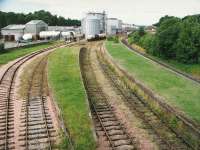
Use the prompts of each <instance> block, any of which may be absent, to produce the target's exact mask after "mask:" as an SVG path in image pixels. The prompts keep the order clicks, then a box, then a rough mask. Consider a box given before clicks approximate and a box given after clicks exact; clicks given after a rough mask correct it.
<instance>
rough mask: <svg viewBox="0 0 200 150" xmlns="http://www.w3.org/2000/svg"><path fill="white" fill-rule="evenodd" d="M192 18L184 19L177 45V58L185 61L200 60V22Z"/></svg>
mask: <svg viewBox="0 0 200 150" xmlns="http://www.w3.org/2000/svg"><path fill="white" fill-rule="evenodd" d="M192 20H193V19H192ZM192 20H191V18H188V19H186V20H184V22H183V24H182V25H181V33H180V36H179V39H178V42H177V45H176V49H177V54H176V56H177V60H178V61H180V62H183V63H199V61H200V60H199V57H200V24H199V23H198V22H197V20H196V19H194V20H193V21H192Z"/></svg>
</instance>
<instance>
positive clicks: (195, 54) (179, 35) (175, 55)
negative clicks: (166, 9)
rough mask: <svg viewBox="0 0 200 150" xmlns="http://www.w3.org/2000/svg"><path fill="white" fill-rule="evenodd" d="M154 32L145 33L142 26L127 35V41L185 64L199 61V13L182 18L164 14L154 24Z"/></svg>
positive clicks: (159, 55)
mask: <svg viewBox="0 0 200 150" xmlns="http://www.w3.org/2000/svg"><path fill="white" fill-rule="evenodd" d="M156 26H157V32H156V34H147V33H145V32H144V31H143V30H142V28H140V30H139V31H136V32H134V33H133V34H132V35H130V37H129V42H130V43H132V42H134V43H136V44H139V45H141V46H143V47H144V48H145V49H147V52H148V53H150V54H152V55H155V56H158V57H161V58H164V59H172V60H176V61H178V62H181V63H185V64H198V63H200V39H199V37H200V15H193V16H186V17H184V18H182V19H180V18H177V17H173V16H165V17H162V18H161V19H160V21H159V22H158V23H157V24H156Z"/></svg>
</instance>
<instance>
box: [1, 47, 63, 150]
mask: <svg viewBox="0 0 200 150" xmlns="http://www.w3.org/2000/svg"><path fill="white" fill-rule="evenodd" d="M59 46H61V45H56V46H51V47H49V48H45V49H42V50H40V51H37V52H34V53H31V54H29V55H26V56H24V57H22V58H20V59H19V60H18V61H16V62H15V63H14V64H12V65H11V66H10V67H9V68H7V69H6V71H5V72H4V74H3V75H2V77H1V79H0V111H1V114H0V150H7V149H15V147H14V144H15V143H14V139H13V137H14V99H13V88H14V80H15V77H16V73H17V71H18V69H19V68H20V67H21V66H22V65H23V64H24V63H25V62H27V61H28V60H30V59H31V58H33V57H35V56H36V55H39V54H41V53H43V52H46V51H49V50H52V49H54V48H57V47H59Z"/></svg>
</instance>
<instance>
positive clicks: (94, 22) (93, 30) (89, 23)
mask: <svg viewBox="0 0 200 150" xmlns="http://www.w3.org/2000/svg"><path fill="white" fill-rule="evenodd" d="M98 34H100V20H99V19H98V18H97V17H96V16H87V17H86V18H85V37H86V39H91V38H95V37H96V36H97V35H98Z"/></svg>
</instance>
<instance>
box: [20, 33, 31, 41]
mask: <svg viewBox="0 0 200 150" xmlns="http://www.w3.org/2000/svg"><path fill="white" fill-rule="evenodd" d="M22 38H23V39H24V40H26V41H28V40H32V38H33V35H32V34H29V33H27V34H24V35H23V37H22Z"/></svg>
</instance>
